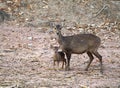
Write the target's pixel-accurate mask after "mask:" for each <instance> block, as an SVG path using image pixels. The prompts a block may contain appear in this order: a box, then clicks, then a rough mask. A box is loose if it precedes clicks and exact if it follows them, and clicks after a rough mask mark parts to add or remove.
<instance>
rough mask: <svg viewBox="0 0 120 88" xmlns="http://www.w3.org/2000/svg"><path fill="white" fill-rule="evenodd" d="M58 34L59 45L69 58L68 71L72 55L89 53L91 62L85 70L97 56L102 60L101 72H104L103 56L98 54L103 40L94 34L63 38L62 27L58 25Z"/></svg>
mask: <svg viewBox="0 0 120 88" xmlns="http://www.w3.org/2000/svg"><path fill="white" fill-rule="evenodd" d="M55 29H56V33H57V36H58V39H57V40H58V43H59V45H60V48H61V49H62V51H63V52H65V54H66V56H67V66H66V70H69V69H70V58H71V54H72V53H74V54H82V53H85V52H86V53H87V55H88V56H89V58H90V62H89V63H88V65H87V67H86V69H85V70H88V68H89V66H90V64H91V62H92V61H93V59H94V57H93V55H95V56H96V57H98V59H99V60H100V66H101V69H100V71H101V72H102V71H103V70H102V56H101V55H100V54H99V53H98V52H97V50H98V48H99V46H100V44H101V39H100V38H99V37H97V36H95V35H93V34H77V35H72V36H63V35H62V34H61V29H62V27H61V26H60V25H56V28H55Z"/></svg>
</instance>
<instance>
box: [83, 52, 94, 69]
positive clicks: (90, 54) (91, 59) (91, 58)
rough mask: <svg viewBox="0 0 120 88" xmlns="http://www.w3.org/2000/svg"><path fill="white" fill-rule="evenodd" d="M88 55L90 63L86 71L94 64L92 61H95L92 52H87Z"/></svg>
mask: <svg viewBox="0 0 120 88" xmlns="http://www.w3.org/2000/svg"><path fill="white" fill-rule="evenodd" d="M87 55H88V56H89V58H90V61H89V63H88V65H87V67H86V68H85V70H86V71H88V68H89V66H90V64H91V63H92V61H93V59H94V57H93V55H92V53H91V52H87Z"/></svg>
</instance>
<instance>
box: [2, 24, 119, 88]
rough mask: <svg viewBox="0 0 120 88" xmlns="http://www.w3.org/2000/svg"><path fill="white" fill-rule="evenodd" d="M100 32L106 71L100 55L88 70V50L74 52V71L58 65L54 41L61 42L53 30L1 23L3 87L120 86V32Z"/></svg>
mask: <svg viewBox="0 0 120 88" xmlns="http://www.w3.org/2000/svg"><path fill="white" fill-rule="evenodd" d="M46 29H47V30H49V28H46ZM44 30H45V28H44ZM96 35H98V36H99V37H100V38H101V40H102V44H101V47H100V48H99V52H100V54H101V55H102V56H103V66H104V73H103V75H102V74H100V72H99V71H100V70H99V69H100V66H99V60H98V59H97V58H96V57H95V59H94V61H93V62H92V64H91V66H90V68H89V70H88V71H84V69H85V67H86V66H87V61H88V60H89V58H88V56H87V55H86V54H82V55H72V58H71V64H70V65H71V66H70V67H71V70H70V71H65V70H64V69H61V67H60V66H59V67H57V66H55V67H54V66H53V60H52V54H53V51H52V49H51V48H50V45H51V44H52V45H58V44H57V41H56V40H55V38H54V37H55V33H53V32H51V31H47V32H46V31H41V28H30V27H29V28H27V27H18V26H8V25H0V88H120V39H119V35H118V34H117V33H114V32H110V31H108V30H104V29H101V30H100V31H99V33H97V34H96Z"/></svg>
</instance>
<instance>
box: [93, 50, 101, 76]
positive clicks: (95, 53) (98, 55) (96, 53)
mask: <svg viewBox="0 0 120 88" xmlns="http://www.w3.org/2000/svg"><path fill="white" fill-rule="evenodd" d="M93 54H94V55H95V56H96V57H97V58H98V59H99V61H100V72H101V73H102V74H103V66H102V56H101V55H100V54H99V53H98V52H97V51H96V52H94V53H93Z"/></svg>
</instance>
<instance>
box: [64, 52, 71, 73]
mask: <svg viewBox="0 0 120 88" xmlns="http://www.w3.org/2000/svg"><path fill="white" fill-rule="evenodd" d="M66 56H67V66H66V68H65V70H67V71H68V70H70V58H71V53H66Z"/></svg>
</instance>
